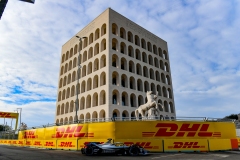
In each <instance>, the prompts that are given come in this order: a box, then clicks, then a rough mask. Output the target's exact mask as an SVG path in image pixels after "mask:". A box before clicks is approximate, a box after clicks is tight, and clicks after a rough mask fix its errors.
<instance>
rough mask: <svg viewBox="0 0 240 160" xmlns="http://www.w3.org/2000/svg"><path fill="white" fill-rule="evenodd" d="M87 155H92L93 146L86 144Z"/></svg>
mask: <svg viewBox="0 0 240 160" xmlns="http://www.w3.org/2000/svg"><path fill="white" fill-rule="evenodd" d="M85 152H86V155H87V156H92V155H93V148H92V147H91V146H88V147H87V148H86V150H85Z"/></svg>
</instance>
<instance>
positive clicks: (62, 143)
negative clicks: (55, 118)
mask: <svg viewBox="0 0 240 160" xmlns="http://www.w3.org/2000/svg"><path fill="white" fill-rule="evenodd" d="M57 149H63V150H77V140H70V139H68V140H61V139H59V140H57Z"/></svg>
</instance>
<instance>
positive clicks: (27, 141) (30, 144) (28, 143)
mask: <svg viewBox="0 0 240 160" xmlns="http://www.w3.org/2000/svg"><path fill="white" fill-rule="evenodd" d="M24 142H25V144H24V146H25V147H32V145H33V142H32V140H29V139H27V140H26V141H24Z"/></svg>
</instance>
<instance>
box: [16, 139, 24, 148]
mask: <svg viewBox="0 0 240 160" xmlns="http://www.w3.org/2000/svg"><path fill="white" fill-rule="evenodd" d="M25 144H26V143H25V140H18V141H17V146H22V147H23V146H25Z"/></svg>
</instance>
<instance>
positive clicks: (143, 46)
mask: <svg viewBox="0 0 240 160" xmlns="http://www.w3.org/2000/svg"><path fill="white" fill-rule="evenodd" d="M141 46H142V48H143V49H146V41H145V40H144V39H141Z"/></svg>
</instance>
